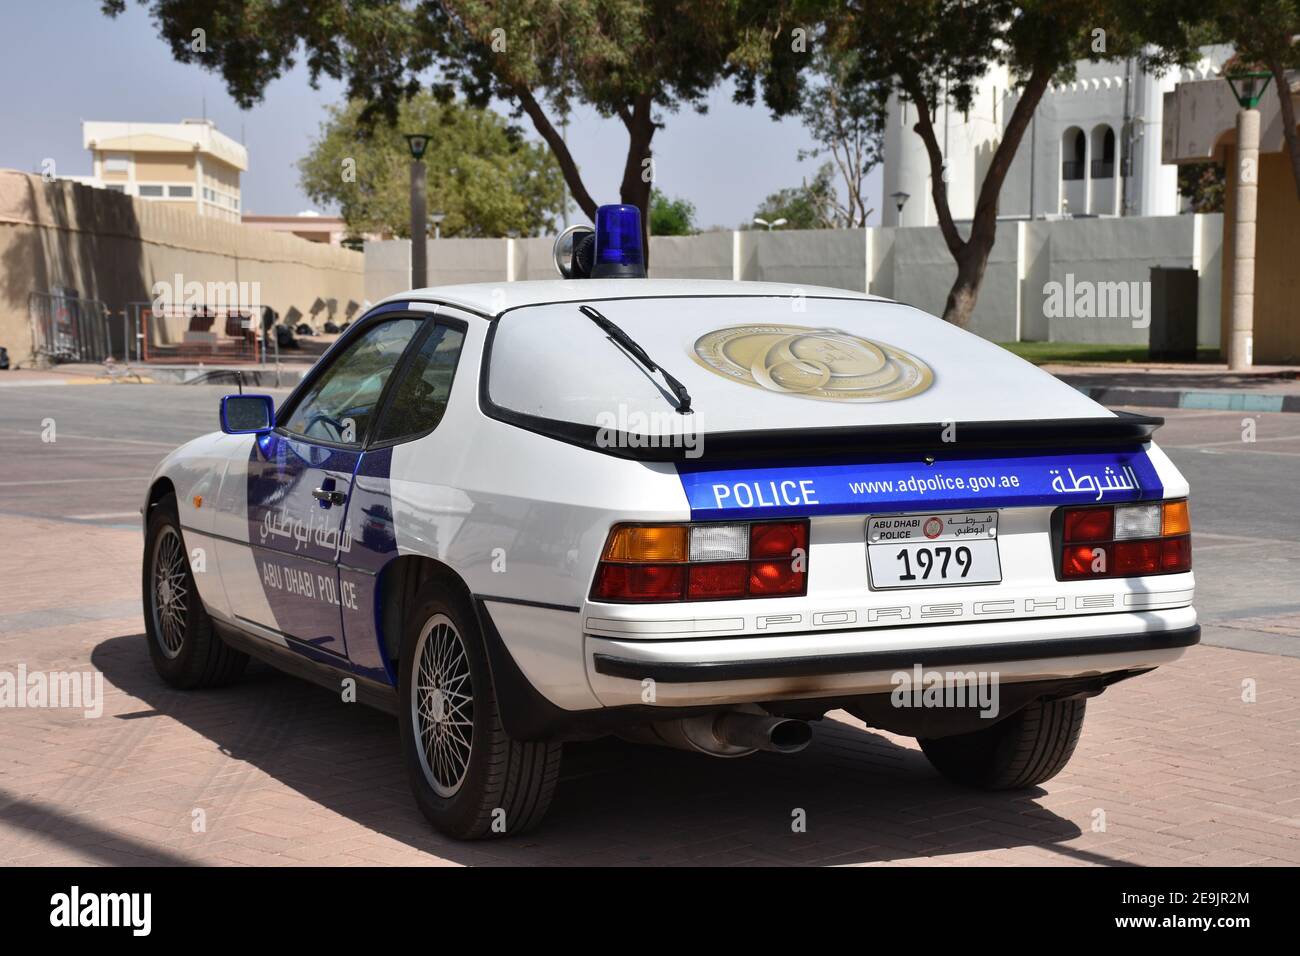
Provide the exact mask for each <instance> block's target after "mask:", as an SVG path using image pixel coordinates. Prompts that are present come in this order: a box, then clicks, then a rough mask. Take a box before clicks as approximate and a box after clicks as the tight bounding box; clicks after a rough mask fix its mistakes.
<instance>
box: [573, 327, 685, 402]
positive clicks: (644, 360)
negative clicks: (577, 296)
mask: <svg viewBox="0 0 1300 956" xmlns="http://www.w3.org/2000/svg"><path fill="white" fill-rule="evenodd" d="M578 311H579V312H581V313H582V314H583V315H585V316H586V317H587V318H589V319H591V321H593V322H595V323H596V324H597V325H599V326H600V328H601V330H602V331H603V332H604V333H605V334H606V335H608V336H609V337H610V338H611V339H613V340H614V341H615V342H617V343H618V344H619V345H621V346H622V347H623V348H624V349H625V350H626V351H627V353H628V354H629V355H631V356H632V357H633V358H634V359H636V360H637V361H638V362H640V363H641V364H642V365H644V366H645V367H646V368H647V369H649V370H650V371H651V372H658V373H659V374H660V375H662V376H663V379H664V381H665V382H666V383H668V387H669V388H670V389H672V392H673V394H674V395H676V396H677V402H676V405H677V411H678V412H680V413H681V414H683V415H689V414H690V412H691V393H690V392H688V391H686V386H685V385H683V384H682V383H681V382H679V381H678V380H677V379H676V378H674V377H673V376H672V375H671V374H670V373H669V371H668V370H667V369H666V368H664V367H662V366H660V365H656V364H655V362H654V359H652V358H650V356H649V355H648V354H646V350H645V349H643V348H642V347H641V346H640V345H638V344H637V341H636V340H635V339H634V338H632V336H630V335H628V334H627V333H626V332H624V331H623V330H622V329H620V328H619V327H618V326H617V325H615V324H614V323H613V322H611V321H610V320H609V319H607V318H605V317H604V316H603V315H601V314H600V313H599V312H597V311H596V310H595V309H593V308H592V307H591V306H589V305H580V306H578Z"/></svg>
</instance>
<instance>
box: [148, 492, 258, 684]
mask: <svg viewBox="0 0 1300 956" xmlns="http://www.w3.org/2000/svg"><path fill="white" fill-rule="evenodd" d="M144 542H145V544H144V562H143V568H142V570H143V582H142V584H143V592H144V629H145V635H146V637H147V638H148V640H149V657H150V658H152V660H153V666H154V669H155V670H157V671H158V673H159V675H160V676H161V677H162V678H163V680H165V681H167V683H169V684H171V685H172V686H173V687H181V688H186V689H188V688H194V687H215V686H217V685H220V684H226V683H229V682H230V681H232V680H234V679H235V678H236V677H238V676H239V675H240V674H241V673H243V670H244V666H245V665H246V664H247V663H248V657H247V656H246V655H244V654H242V653H240V652H239V651H236V650H234V649H232V648H230V647H228V646H227V645H226V643H225V642H224V641H223V640H222V639H221V637H220V635H218V634H217V632H216V631H215V630H213V627H212V619H211V618H209V617H208V612H207V609H206V608H204V607H203V601H202V600H201V599H200V597H199V589H198V586H197V585H196V584H195V582H194V574H193V572H192V571H191V570H190V562H189V556H188V553H187V552H186V550H185V536H184V533H183V532H182V531H181V523H180V519H179V518H178V517H177V515H176V499H175V497H173V496H172V495H165V496H164V497H163V498H161V499H160V500H159V501H158V502H157V503H155V504H153V505H152V506H151V507H150V509H149V523H148V525H147V526H146V528H145V539H144Z"/></svg>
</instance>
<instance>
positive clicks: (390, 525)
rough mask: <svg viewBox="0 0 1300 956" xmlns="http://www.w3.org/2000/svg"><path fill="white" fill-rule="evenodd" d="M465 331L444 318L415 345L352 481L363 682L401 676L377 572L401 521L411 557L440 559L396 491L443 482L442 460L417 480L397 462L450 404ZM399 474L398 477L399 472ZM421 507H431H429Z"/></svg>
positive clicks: (357, 650)
mask: <svg viewBox="0 0 1300 956" xmlns="http://www.w3.org/2000/svg"><path fill="white" fill-rule="evenodd" d="M466 329H467V325H466V323H465V322H463V321H461V320H459V319H454V318H448V317H445V316H440V317H438V318H437V319H433V320H431V321H430V322H429V323H428V325H427V327H426V328H425V329H424V330H423V331H422V332H421V334H420V336H419V337H418V338H417V339H416V340H415V341H414V342H413V343H412V345H411V349H410V353H409V356H408V358H407V359H406V360H405V361H404V362H403V363H402V368H401V369H400V370H399V372H398V373H397V376H396V377H395V378H394V381H393V384H392V387H391V388H390V390H389V393H388V395H386V396H385V398H384V403H383V407H382V409H381V411H380V414H379V416H378V418H377V422H376V425H375V427H374V428H373V429H372V431H371V434H370V436H369V440H368V442H367V445H366V449H365V453H364V454H363V455H362V456H361V460H360V462H359V464H358V466H357V469H356V473H355V475H354V477H353V481H352V489H351V492H350V497H349V501H348V513H347V520H346V525H345V528H346V535H347V539H348V542H349V544H350V545H351V547H350V548H349V550H347V551H346V552H341V553H340V554H339V585H340V593H341V594H342V596H343V600H342V614H343V630H344V634H345V635H346V637H347V647H348V657H349V659H350V660H351V663H352V667H353V669H354V670H355V671H356V672H357V673H358V674H359V675H362V676H365V677H370V678H372V679H374V680H378V681H383V682H386V683H393V682H394V678H395V675H394V674H393V673H392V672H391V669H390V668H389V667H388V663H389V662H388V660H387V658H388V656H389V655H388V654H387V653H386V651H387V649H386V648H385V647H384V645H383V643H382V641H381V640H380V636H379V625H380V612H381V610H382V609H381V608H379V607H378V595H377V588H378V585H379V573H380V572H381V571H382V570H383V568H384V566H385V565H386V564H387V563H388V562H389V561H391V560H392V559H393V558H394V557H395V556H396V555H397V553H398V541H397V522H398V521H401V522H402V523H403V532H404V535H403V536H404V539H405V540H406V541H407V543H408V545H409V544H411V543H412V542H418V543H417V544H416V545H415V547H414V548H413V549H412V550H418V551H419V552H420V553H423V554H426V555H437V554H439V553H440V552H439V547H438V542H437V541H427V540H424V538H423V537H422V536H421V532H422V530H423V529H424V526H423V525H422V523H421V517H422V516H423V517H424V518H427V517H428V515H427V514H424V512H423V511H422V510H421V508H419V507H413V506H412V503H409V502H408V503H404V502H402V501H395V500H394V494H393V489H394V486H395V485H397V486H401V485H403V484H404V483H405V484H411V483H412V479H415V478H417V477H418V478H421V479H423V480H424V481H427V482H433V483H436V482H437V481H438V479H439V478H440V477H443V476H442V474H441V473H440V470H439V468H438V466H437V462H438V456H437V455H436V454H435V455H434V456H433V459H434V462H435V465H434V467H433V469H432V470H430V471H428V472H426V473H422V474H421V475H419V476H415V475H403V474H396V473H394V472H395V468H394V462H395V461H399V460H400V458H401V456H400V452H401V451H402V450H403V449H410V448H412V447H413V446H414V444H415V443H417V442H419V443H423V442H425V441H429V440H433V439H434V437H435V434H436V433H435V430H436V429H437V428H438V426H439V423H440V422H441V421H442V417H443V414H444V412H445V411H446V408H447V404H448V402H449V401H450V397H451V391H452V382H453V379H454V377H455V374H456V368H457V366H458V364H459V362H460V358H461V352H462V350H463V347H464V343H465V332H466ZM467 384H468V385H472V383H467ZM462 397H464V396H462ZM431 433H435V434H431ZM422 447H423V446H422ZM396 470H398V471H400V470H401V466H400V465H399V466H398V467H397V469H396ZM404 479H405V482H404V481H403V480H404ZM419 504H422V505H423V506H425V507H428V506H429V505H430V502H428V501H424V502H420V503H419ZM428 528H429V529H434V528H435V523H434V522H432V521H430V522H429V524H428ZM430 533H436V531H432V530H430Z"/></svg>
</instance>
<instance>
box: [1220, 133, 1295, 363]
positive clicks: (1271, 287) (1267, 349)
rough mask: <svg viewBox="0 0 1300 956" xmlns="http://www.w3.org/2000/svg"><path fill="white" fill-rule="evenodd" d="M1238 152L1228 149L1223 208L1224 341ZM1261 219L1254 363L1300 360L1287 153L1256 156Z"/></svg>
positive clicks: (1292, 195)
mask: <svg viewBox="0 0 1300 956" xmlns="http://www.w3.org/2000/svg"><path fill="white" fill-rule="evenodd" d="M1236 157H1237V150H1236V147H1235V145H1231V146H1228V147H1227V156H1226V159H1225V161H1224V169H1225V170H1226V172H1227V181H1228V183H1227V189H1226V191H1225V197H1224V203H1223V222H1224V230H1223V284H1222V290H1221V296H1222V300H1221V301H1222V307H1221V308H1220V310H1219V314H1220V316H1221V320H1220V321H1221V323H1222V325H1221V328H1222V335H1223V340H1224V341H1227V336H1228V323H1229V322H1230V321H1231V318H1232V255H1233V253H1232V245H1233V243H1232V239H1233V235H1232V234H1233V228H1232V223H1233V219H1234V216H1235V213H1236V204H1235V202H1234V200H1235V199H1236V193H1237V188H1236V170H1237V158H1236ZM1258 215H1259V219H1258V221H1257V223H1256V225H1255V230H1256V231H1255V349H1254V351H1255V361H1256V362H1257V363H1259V364H1265V365H1267V364H1273V363H1287V364H1289V363H1293V362H1296V361H1300V321H1297V307H1296V303H1297V302H1300V269H1297V268H1296V263H1297V261H1300V255H1298V254H1297V252H1296V250H1297V249H1300V199H1297V198H1296V189H1295V177H1294V176H1293V175H1292V174H1291V159H1290V157H1289V156H1288V155H1287V154H1286V153H1285V152H1280V153H1264V152H1261V153H1260V154H1259V213H1258Z"/></svg>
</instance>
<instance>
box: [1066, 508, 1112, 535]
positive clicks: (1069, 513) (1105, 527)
mask: <svg viewBox="0 0 1300 956" xmlns="http://www.w3.org/2000/svg"><path fill="white" fill-rule="evenodd" d="M1114 526H1115V512H1114V511H1113V510H1111V509H1110V508H1066V509H1065V540H1066V542H1071V541H1109V540H1110V539H1111V537H1112V534H1111V529H1112V528H1114Z"/></svg>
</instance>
